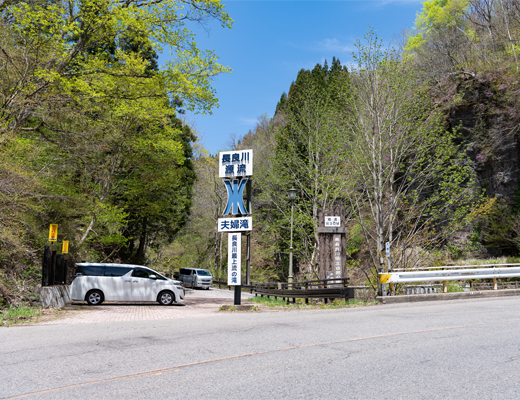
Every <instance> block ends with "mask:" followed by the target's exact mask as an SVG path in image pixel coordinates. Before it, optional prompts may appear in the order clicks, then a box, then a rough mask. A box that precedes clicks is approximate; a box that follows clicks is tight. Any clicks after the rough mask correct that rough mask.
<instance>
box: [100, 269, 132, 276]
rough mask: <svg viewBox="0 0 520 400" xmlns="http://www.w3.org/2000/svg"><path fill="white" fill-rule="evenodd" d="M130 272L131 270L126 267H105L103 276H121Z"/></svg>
mask: <svg viewBox="0 0 520 400" xmlns="http://www.w3.org/2000/svg"><path fill="white" fill-rule="evenodd" d="M131 270H132V268H126V267H107V268H106V269H105V276H123V275H126V274H127V273H128V272H129V271H131Z"/></svg>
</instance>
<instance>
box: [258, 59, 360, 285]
mask: <svg viewBox="0 0 520 400" xmlns="http://www.w3.org/2000/svg"><path fill="white" fill-rule="evenodd" d="M349 85H350V77H349V74H348V72H347V70H346V68H345V67H343V66H341V63H340V61H339V60H337V59H335V58H334V59H333V60H332V64H331V66H330V67H329V66H328V64H327V63H326V62H325V64H324V65H323V66H322V65H319V64H318V65H316V66H315V67H314V69H313V70H312V71H309V70H301V71H300V72H299V73H298V75H297V77H296V80H295V81H294V82H293V83H292V84H291V87H290V89H289V93H288V94H287V95H283V96H282V98H281V100H280V103H279V104H278V105H277V111H276V115H275V119H274V120H275V121H280V122H279V126H277V127H276V129H275V131H274V144H273V147H274V148H273V150H274V151H275V157H273V158H272V163H271V165H270V167H271V168H270V170H269V175H267V174H266V175H265V176H263V177H262V178H261V179H260V180H259V184H260V186H261V188H262V192H263V194H265V196H266V197H265V198H264V199H265V200H264V199H262V200H263V201H265V202H267V199H269V201H270V202H271V203H272V204H271V207H272V209H271V210H269V211H268V210H267V209H266V210H265V212H269V213H271V216H272V218H273V219H271V220H270V219H263V220H264V221H266V222H267V223H270V224H272V225H271V228H272V229H277V230H280V225H281V227H283V228H284V229H283V230H281V231H280V234H279V236H278V237H279V240H280V242H279V244H278V246H279V249H280V251H281V253H282V254H281V257H282V262H283V264H284V265H287V262H288V258H287V254H288V247H289V236H290V227H289V226H290V218H291V213H290V210H291V206H290V203H289V202H288V199H287V190H288V188H290V187H291V186H294V187H295V188H296V189H297V190H298V199H297V201H296V202H295V204H294V232H295V236H294V243H293V247H294V249H295V254H296V256H295V258H296V260H297V263H298V265H299V266H300V271H299V272H300V273H301V274H302V275H304V276H307V277H313V276H315V274H316V270H315V268H316V260H317V257H316V255H317V253H318V252H319V248H318V246H319V245H318V241H317V232H316V228H317V224H318V210H324V209H327V208H328V207H330V206H331V205H335V204H337V203H338V202H340V200H339V198H340V197H341V196H342V192H343V190H344V188H345V185H346V184H347V182H346V181H345V180H344V179H342V169H344V168H345V163H344V156H345V150H346V144H345V143H346V140H347V137H346V135H345V134H344V131H343V129H342V125H343V124H344V119H345V117H346V115H345V110H346V106H347V104H348V98H349V96H350V92H349ZM275 123H276V122H275ZM267 206H269V204H266V208H267ZM275 226H278V228H275Z"/></svg>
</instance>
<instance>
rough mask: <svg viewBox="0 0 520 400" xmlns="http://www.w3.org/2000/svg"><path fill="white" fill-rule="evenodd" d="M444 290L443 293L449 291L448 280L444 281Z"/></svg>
mask: <svg viewBox="0 0 520 400" xmlns="http://www.w3.org/2000/svg"><path fill="white" fill-rule="evenodd" d="M442 291H443V293H448V283H447V282H446V281H442Z"/></svg>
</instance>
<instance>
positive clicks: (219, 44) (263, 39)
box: [186, 0, 422, 154]
mask: <svg viewBox="0 0 520 400" xmlns="http://www.w3.org/2000/svg"><path fill="white" fill-rule="evenodd" d="M223 4H224V5H225V6H226V11H227V12H228V13H229V15H230V16H231V18H232V19H233V20H234V21H235V22H234V24H233V28H232V29H224V28H221V26H220V25H219V24H217V23H210V24H209V25H208V30H207V32H206V31H204V30H202V29H200V28H195V27H194V26H192V27H191V29H192V30H193V31H194V32H196V33H197V44H198V45H199V48H202V49H210V50H214V51H215V52H216V53H217V55H218V56H219V57H220V63H221V64H224V65H228V66H229V67H231V68H232V69H233V72H232V73H231V74H230V75H228V74H223V75H219V76H217V77H216V78H215V82H214V85H213V87H214V88H215V89H216V91H217V97H218V99H219V103H220V107H219V108H215V109H214V110H213V115H209V116H203V115H200V114H198V115H197V114H187V115H186V118H187V122H188V123H190V124H193V126H194V128H195V129H196V130H197V131H198V133H199V137H200V138H201V139H200V142H201V144H202V145H203V146H204V147H205V148H206V149H207V150H209V151H210V152H211V153H212V154H215V153H217V152H218V151H220V150H226V147H227V146H226V144H227V143H229V140H230V137H231V135H232V134H234V135H235V136H236V137H240V136H243V135H245V134H246V133H247V132H248V131H249V130H252V129H254V127H255V125H256V121H257V119H258V117H259V116H261V115H262V114H267V115H268V117H272V116H273V113H274V110H275V107H276V104H277V102H278V100H279V99H280V96H281V95H282V93H283V92H287V91H288V90H289V86H290V85H291V82H293V81H294V79H295V78H296V74H297V73H298V71H299V70H300V69H302V68H306V69H311V68H313V67H314V66H315V65H316V64H317V63H323V62H324V60H325V59H327V60H329V64H330V60H332V57H336V58H339V60H340V61H341V62H342V64H348V63H349V62H352V55H351V53H352V52H353V51H355V47H354V45H355V42H356V39H358V38H360V39H362V38H363V36H364V34H365V33H366V31H367V29H368V27H369V25H370V26H372V27H373V28H374V30H375V31H376V32H377V34H378V36H379V37H381V38H382V39H383V40H384V41H385V42H386V43H389V42H390V41H391V39H392V37H397V36H399V34H400V33H401V31H402V30H403V29H404V28H407V27H408V28H411V27H412V26H413V23H414V21H415V17H416V14H417V12H419V11H420V10H421V8H422V5H421V2H420V1H418V0H408V1H388V0H387V1H364V0H357V1H355V0H351V1H348V0H347V1H298V0H295V1H278V0H272V1H266V0H264V1H261V0H259V1H249V0H223Z"/></svg>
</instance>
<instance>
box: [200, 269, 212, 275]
mask: <svg viewBox="0 0 520 400" xmlns="http://www.w3.org/2000/svg"><path fill="white" fill-rule="evenodd" d="M197 275H199V276H211V272H209V271H208V270H207V269H199V270H197Z"/></svg>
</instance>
